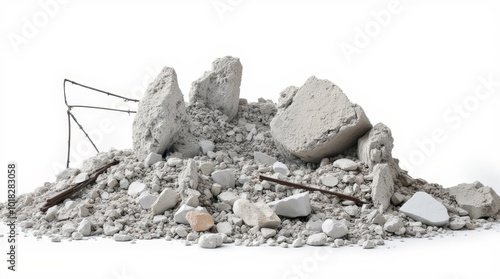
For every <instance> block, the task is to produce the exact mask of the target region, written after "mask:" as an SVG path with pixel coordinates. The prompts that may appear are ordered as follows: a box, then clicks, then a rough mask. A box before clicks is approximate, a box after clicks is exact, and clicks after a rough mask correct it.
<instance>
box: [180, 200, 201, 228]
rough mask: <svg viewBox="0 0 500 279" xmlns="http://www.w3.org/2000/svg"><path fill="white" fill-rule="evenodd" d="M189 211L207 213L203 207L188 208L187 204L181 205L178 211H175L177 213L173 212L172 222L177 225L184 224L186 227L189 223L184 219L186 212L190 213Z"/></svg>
mask: <svg viewBox="0 0 500 279" xmlns="http://www.w3.org/2000/svg"><path fill="white" fill-rule="evenodd" d="M191 211H197V212H206V213H208V211H207V210H206V209H205V208H204V207H201V206H198V207H192V206H189V205H187V204H183V205H181V206H180V207H179V209H177V211H176V212H175V214H174V221H175V222H176V223H179V224H185V225H188V224H189V222H188V220H187V219H186V214H187V213H188V212H191Z"/></svg>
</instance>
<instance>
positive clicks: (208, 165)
mask: <svg viewBox="0 0 500 279" xmlns="http://www.w3.org/2000/svg"><path fill="white" fill-rule="evenodd" d="M200 170H201V173H203V174H204V175H210V174H211V173H212V172H213V171H214V164H212V162H203V163H201V164H200Z"/></svg>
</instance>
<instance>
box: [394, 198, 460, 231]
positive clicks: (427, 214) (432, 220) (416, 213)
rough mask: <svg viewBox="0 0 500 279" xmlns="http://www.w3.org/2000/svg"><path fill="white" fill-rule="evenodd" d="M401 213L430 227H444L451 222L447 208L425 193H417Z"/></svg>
mask: <svg viewBox="0 0 500 279" xmlns="http://www.w3.org/2000/svg"><path fill="white" fill-rule="evenodd" d="M399 211H400V212H403V213H404V214H406V215H407V216H408V217H410V218H412V219H413V220H416V221H420V222H422V223H424V224H426V225H430V226H444V225H446V224H448V221H449V220H450V216H449V215H448V210H447V209H446V207H444V205H443V204H442V203H440V202H438V201H437V200H436V199H434V198H433V197H432V196H431V195H429V194H427V193H425V192H416V193H415V194H414V195H413V196H412V197H411V198H410V199H409V200H408V201H407V202H405V203H404V204H403V206H401V208H400V209H399Z"/></svg>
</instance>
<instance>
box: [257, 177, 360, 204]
mask: <svg viewBox="0 0 500 279" xmlns="http://www.w3.org/2000/svg"><path fill="white" fill-rule="evenodd" d="M259 179H260V180H267V181H271V182H274V183H278V184H281V185H285V186H289V187H292V188H297V189H302V190H307V191H318V192H321V193H323V194H329V195H334V196H337V197H339V198H340V199H343V200H350V201H353V202H355V203H359V204H368V202H366V201H363V200H360V199H358V198H356V197H353V196H349V195H344V194H341V193H337V192H333V191H328V190H323V189H318V188H314V187H309V186H305V185H302V184H297V183H293V182H289V181H284V180H281V179H276V178H272V177H267V176H264V175H259Z"/></svg>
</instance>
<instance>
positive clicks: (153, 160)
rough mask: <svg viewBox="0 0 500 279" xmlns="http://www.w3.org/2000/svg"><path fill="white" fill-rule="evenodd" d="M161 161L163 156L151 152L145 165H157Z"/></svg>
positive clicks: (145, 160)
mask: <svg viewBox="0 0 500 279" xmlns="http://www.w3.org/2000/svg"><path fill="white" fill-rule="evenodd" d="M161 159H162V157H161V154H157V153H154V152H150V153H149V154H148V156H146V159H144V165H145V166H152V165H154V164H155V163H157V162H159V161H161Z"/></svg>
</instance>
